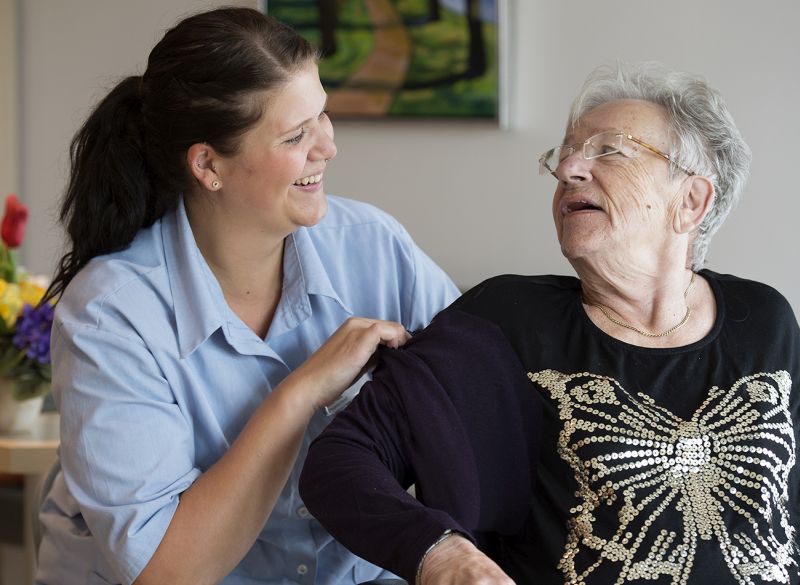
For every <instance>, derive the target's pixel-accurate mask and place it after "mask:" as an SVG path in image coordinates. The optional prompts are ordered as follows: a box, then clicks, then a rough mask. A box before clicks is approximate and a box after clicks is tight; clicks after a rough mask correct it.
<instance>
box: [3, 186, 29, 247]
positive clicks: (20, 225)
mask: <svg viewBox="0 0 800 585" xmlns="http://www.w3.org/2000/svg"><path fill="white" fill-rule="evenodd" d="M26 223H28V208H27V207H26V206H25V205H23V204H22V203H21V202H20V200H19V199H17V196H16V195H14V194H11V195H9V196H8V197H6V213H5V215H4V216H3V225H2V228H0V235H1V236H2V238H3V243H4V244H5V245H6V246H7V247H8V248H18V247H19V245H20V244H21V243H22V238H23V237H25V224H26Z"/></svg>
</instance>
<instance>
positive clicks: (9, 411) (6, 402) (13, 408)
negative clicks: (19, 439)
mask: <svg viewBox="0 0 800 585" xmlns="http://www.w3.org/2000/svg"><path fill="white" fill-rule="evenodd" d="M13 389H14V381H13V380H9V379H8V378H0V433H25V432H27V431H30V430H31V428H32V427H33V424H34V423H35V422H36V419H37V418H38V416H39V413H40V412H41V411H42V403H43V402H44V396H37V397H36V398H29V399H28V400H14V396H13Z"/></svg>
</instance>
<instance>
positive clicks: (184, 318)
mask: <svg viewBox="0 0 800 585" xmlns="http://www.w3.org/2000/svg"><path fill="white" fill-rule="evenodd" d="M283 268H284V283H283V294H282V297H281V300H280V303H279V305H278V308H277V312H276V314H275V317H274V320H273V323H272V326H271V327H270V330H269V333H268V335H267V338H266V340H262V339H260V338H259V337H258V336H257V335H256V334H255V333H253V331H252V330H251V329H249V328H248V327H247V326H246V325H244V323H243V322H242V321H241V320H240V319H239V318H238V317H237V316H236V315H235V314H234V313H233V311H232V310H231V309H230V308H229V307H228V305H227V303H226V302H225V300H224V297H223V294H222V290H221V288H220V286H219V284H218V282H217V280H216V279H215V278H214V276H213V274H212V272H211V270H210V269H209V267H208V265H207V264H206V262H205V260H204V259H203V257H202V255H201V254H200V251H199V249H198V247H197V245H196V243H195V240H194V237H193V235H192V231H191V227H190V226H189V222H188V220H187V218H186V212H185V209H184V207H183V205H182V204H181V205H179V206H178V208H177V209H176V211H175V212H173V213H169V214H167V215H166V216H165V217H164V218H162V219H161V220H159V221H157V222H156V223H155V224H154V225H153V226H152V227H150V228H148V229H145V230H142V231H141V232H140V233H139V234H138V236H137V237H136V239H135V240H134V242H133V243H132V244H131V245H130V247H129V248H127V249H126V250H124V251H121V252H117V253H114V254H110V255H107V256H103V257H100V258H96V259H94V260H92V261H91V262H90V263H89V265H87V267H86V268H84V270H83V271H82V272H81V273H80V274H79V275H78V276H77V277H76V278H75V279H74V280H73V281H72V283H71V284H70V285H69V287H68V288H67V290H66V292H65V294H64V295H63V297H62V299H61V301H60V302H59V304H58V307H57V310H56V319H55V325H54V328H53V341H52V360H53V392H54V396H55V399H56V403H57V405H58V407H59V410H60V412H61V451H60V455H61V463H62V467H63V470H64V472H63V473H62V474H61V476H59V478H58V479H57V480H56V482H55V484H54V486H53V489H52V490H51V492H50V495H49V496H48V498H47V500H46V501H45V503H44V505H43V508H42V512H41V516H40V518H41V520H42V523H43V528H44V536H43V541H42V545H41V547H40V553H39V561H40V562H39V570H38V574H37V582H38V583H43V584H52V585H55V584H59V585H72V584H75V585H77V584H81V585H85V584H86V583H131V582H132V581H133V580H134V579H135V578H136V577H137V576H138V575H139V573H140V572H141V570H142V569H143V568H144V566H145V565H146V564H147V562H148V561H149V560H150V558H151V556H152V555H153V553H154V552H155V550H156V548H157V547H158V544H159V542H160V541H161V539H162V537H163V536H164V533H165V532H166V530H167V527H168V525H169V523H170V520H171V519H172V515H173V514H174V512H175V509H176V507H177V505H178V500H179V497H180V494H181V492H182V491H184V490H185V489H186V488H188V487H189V486H190V485H191V484H192V482H193V481H194V480H195V479H197V477H198V476H199V475H200V474H202V473H203V472H204V471H205V470H207V469H208V468H209V467H211V465H213V464H214V462H216V461H217V460H218V459H219V458H220V457H221V456H222V455H223V454H224V453H225V452H226V450H227V449H228V447H229V446H230V445H231V443H232V442H233V441H234V439H235V438H236V436H237V435H238V434H239V432H240V431H241V429H242V427H243V426H244V424H245V423H246V422H247V420H248V418H249V417H250V415H251V414H252V413H253V411H254V410H255V409H256V408H257V407H258V405H259V404H260V403H261V401H262V400H263V399H264V397H265V396H267V395H268V394H269V393H270V391H271V389H272V388H274V387H275V386H276V385H277V384H278V383H279V382H280V381H281V380H283V378H284V377H285V376H286V375H287V374H288V373H289V372H291V371H292V370H293V369H294V368H296V367H297V366H298V365H299V364H301V363H302V362H303V361H305V360H306V359H307V358H308V357H309V355H310V354H311V353H312V352H313V351H314V350H316V349H317V348H318V347H319V346H320V345H321V344H322V343H323V342H324V341H325V340H326V339H327V338H328V337H329V336H330V335H331V334H332V333H333V332H334V331H335V330H336V329H337V328H338V327H339V325H341V324H342V322H343V321H344V320H345V319H346V318H347V317H349V316H351V315H356V316H364V317H375V318H381V319H390V320H395V321H399V322H401V323H403V324H404V325H405V327H406V328H407V329H409V330H415V329H418V328H421V327H423V326H424V325H426V324H427V323H428V321H429V320H430V319H431V317H432V316H433V315H434V314H435V313H436V312H438V311H439V310H440V309H441V308H443V307H445V306H446V305H448V304H449V303H450V301H452V300H453V299H454V298H455V297H456V296H457V294H458V291H457V289H456V287H455V286H454V285H453V283H452V282H451V281H450V279H449V278H448V277H447V276H446V275H445V274H444V272H443V271H442V270H441V269H440V268H439V267H437V266H436V265H435V264H434V263H433V262H432V261H431V260H430V258H428V257H427V256H426V255H425V254H424V253H423V252H422V251H421V250H420V249H419V248H418V247H417V246H416V245H415V244H414V243H413V242H412V240H411V238H410V237H409V235H408V233H407V232H406V231H405V230H404V229H403V228H402V226H401V225H400V224H399V223H398V222H397V221H396V220H394V219H393V218H392V217H390V216H388V215H387V214H385V213H383V212H381V211H379V210H377V209H376V208H374V207H372V206H370V205H367V204H364V203H358V202H355V201H351V200H346V199H341V198H336V197H329V211H328V214H327V216H326V217H325V218H324V219H323V220H322V221H321V222H320V223H319V224H318V225H316V226H314V227H312V228H309V229H305V228H301V229H299V230H297V231H296V232H295V233H294V234H292V235H291V236H289V237H288V238H286V243H285V248H284V266H283ZM329 420H330V417H329V416H328V415H327V414H326V413H325V412H318V413H317V414H316V415H315V416H314V417H313V419H312V421H311V424H310V425H309V428H308V431H307V433H306V435H305V438H304V440H303V444H302V447H301V450H300V456H299V457H298V460H297V463H296V464H295V466H294V469H293V470H292V473H291V476H290V478H289V481H288V483H287V486H286V488H285V489H284V490H283V492H282V493H281V495H280V498H279V499H278V501H277V503H276V505H275V508H274V510H273V512H272V515H271V516H270V519H269V521H268V522H267V524H266V526H265V527H264V529H263V531H262V532H261V534H260V535H259V537H258V539H257V540H256V542H255V544H254V545H253V547H252V549H251V550H250V551H249V553H248V554H247V556H246V557H245V558H244V559H243V560H242V562H241V563H240V564H239V565H238V566H237V567H236V569H235V570H234V571H233V572H232V573H231V574H230V575H229V576H228V577H227V578H226V579H225V580H224V581H223V583H225V584H226V585H234V584H236V585H244V584H251V583H303V584H309V585H310V584H316V585H329V584H330V585H333V584H352V583H358V582H361V581H365V580H368V579H372V578H375V577H377V576H379V575H381V574H382V573H381V570H380V569H378V568H377V567H375V566H373V565H370V564H369V563H366V562H365V561H363V560H361V559H358V557H355V556H353V555H352V554H350V553H349V552H348V551H347V550H346V549H344V548H343V547H342V546H341V545H339V544H338V543H336V542H335V541H334V540H333V539H332V537H331V536H330V535H329V534H328V533H327V532H326V531H325V530H324V529H323V528H322V527H321V526H320V525H319V523H318V522H317V521H316V520H315V519H314V518H312V517H311V516H310V515H309V513H308V510H306V508H305V506H304V505H303V502H302V501H301V499H300V496H299V494H298V492H297V479H298V476H299V473H300V469H301V467H302V463H303V461H304V459H305V454H306V451H307V448H308V445H309V443H310V442H311V440H312V439H313V438H314V437H316V436H317V435H318V434H319V433H320V431H321V430H322V429H323V428H324V426H325V425H326V424H327V423H328V421H329ZM187 554H192V553H191V551H187Z"/></svg>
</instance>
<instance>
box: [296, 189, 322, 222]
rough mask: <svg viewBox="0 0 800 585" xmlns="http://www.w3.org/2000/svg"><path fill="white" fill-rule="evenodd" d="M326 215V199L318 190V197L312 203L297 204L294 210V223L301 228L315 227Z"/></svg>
mask: <svg viewBox="0 0 800 585" xmlns="http://www.w3.org/2000/svg"><path fill="white" fill-rule="evenodd" d="M327 213H328V198H327V197H326V196H325V194H324V193H323V192H322V190H320V195H319V197H315V198H314V200H313V201H305V202H303V203H302V204H299V205H298V207H297V209H296V210H295V218H294V219H295V223H296V224H297V225H298V226H301V227H312V226H315V225H317V224H318V223H319V222H321V221H322V219H323V218H324V217H325V215H326V214H327Z"/></svg>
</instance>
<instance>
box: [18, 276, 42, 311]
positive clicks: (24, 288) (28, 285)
mask: <svg viewBox="0 0 800 585" xmlns="http://www.w3.org/2000/svg"><path fill="white" fill-rule="evenodd" d="M44 291H45V289H44V287H43V286H41V285H39V284H37V283H35V282H33V281H30V280H23V281H22V282H20V283H19V294H20V297H21V298H22V303H23V304H27V305H30V306H32V307H35V306H36V305H38V304H39V301H41V300H42V297H43V296H44Z"/></svg>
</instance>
